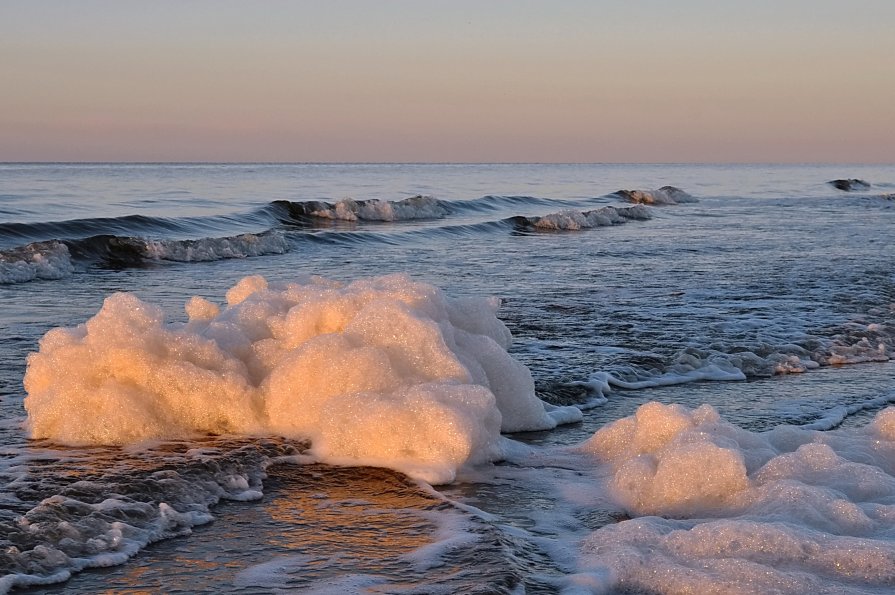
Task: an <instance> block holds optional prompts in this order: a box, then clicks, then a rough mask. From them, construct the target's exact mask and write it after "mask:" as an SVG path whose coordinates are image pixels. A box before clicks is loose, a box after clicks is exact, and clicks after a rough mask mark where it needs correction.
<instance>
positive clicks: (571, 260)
mask: <svg viewBox="0 0 895 595" xmlns="http://www.w3.org/2000/svg"><path fill="white" fill-rule="evenodd" d="M837 178H861V179H864V180H867V181H868V182H871V184H872V185H871V187H870V188H869V189H867V190H861V191H859V192H843V191H840V190H837V189H836V188H834V187H832V186H831V185H830V184H828V183H827V182H828V181H830V180H833V179H837ZM666 185H673V186H675V187H677V188H680V189H682V190H684V191H685V192H687V193H688V194H690V195H692V196H693V197H695V198H696V199H697V200H698V202H680V203H679V204H667V205H661V204H653V205H646V206H645V207H642V208H644V209H645V210H646V211H647V212H648V217H649V218H645V217H622V218H619V219H618V220H616V221H615V224H614V225H607V224H603V225H595V226H593V227H590V228H581V225H580V221H581V219H580V216H581V215H582V214H584V213H589V212H593V211H596V210H598V209H603V208H605V207H611V208H612V209H614V211H615V212H622V211H623V210H624V209H629V208H631V207H632V205H631V204H630V203H629V202H627V201H626V200H625V199H624V197H623V196H620V195H617V194H614V193H615V192H616V191H618V190H622V189H625V190H656V189H658V188H660V187H662V186H666ZM893 192H895V168H892V167H884V166H681V165H650V166H640V165H38V164H24V165H15V164H4V165H0V278H3V279H5V281H6V282H5V283H4V284H2V285H0V320H2V322H3V324H2V326H0V442H2V444H3V447H2V450H0V474H2V478H3V484H4V485H5V488H4V489H3V491H2V494H0V508H2V510H0V526H2V527H3V528H5V529H6V531H5V534H6V535H8V537H7V542H9V543H8V544H7V543H4V544H3V545H4V548H5V549H7V554H6V557H5V558H3V557H0V574H7V573H11V572H21V571H22V570H21V568H19V567H18V566H16V565H17V564H18V563H19V562H17V560H19V558H18V557H17V556H18V554H17V553H16V552H23V551H26V550H27V549H28V548H33V547H34V546H35V544H37V545H40V543H42V542H41V540H44V541H43V543H51V542H52V540H53V539H57V537H53V536H48V535H44V534H40V533H39V532H38V534H34V533H33V532H32V533H30V534H29V533H27V531H25V530H24V529H22V526H21V524H20V523H19V524H17V523H18V521H17V519H18V518H19V517H21V515H25V514H26V513H29V511H32V512H30V513H29V514H32V515H33V516H35V517H37V516H39V515H40V514H49V513H46V512H42V511H43V510H44V509H43V508H41V506H43V505H41V504H40V503H41V502H46V499H47V498H52V497H57V499H59V501H60V502H61V504H58V506H57V508H54V512H53V514H57V515H58V514H61V515H63V517H62V518H64V519H67V520H66V522H71V523H76V522H77V521H78V519H80V518H81V517H82V516H83V515H85V514H86V515H88V516H89V515H90V514H94V516H96V515H97V514H98V513H96V512H95V511H94V512H93V513H91V512H90V511H87V512H85V510H87V509H83V510H80V509H78V507H77V506H76V505H75V504H72V503H71V502H70V501H77V502H82V503H83V502H86V503H90V504H95V503H98V502H102V501H103V500H104V499H106V498H108V497H109V494H117V495H119V496H121V497H122V498H121V500H123V501H124V500H126V501H128V502H137V503H140V502H142V503H150V504H152V505H153V507H154V508H152V510H151V511H149V510H148V509H147V510H143V509H140V510H143V511H142V512H140V511H137V510H136V509H134V510H132V511H131V512H130V513H128V514H130V515H132V516H128V517H127V518H126V520H128V522H132V521H133V519H134V518H136V517H140V516H141V515H143V517H145V518H146V519H147V520H146V525H145V531H147V533H146V534H145V536H144V537H145V538H142V537H141V538H140V539H142V541H144V542H145V541H154V540H156V539H159V538H164V537H170V536H175V535H180V536H179V537H174V538H172V539H163V540H161V541H158V542H156V543H154V544H152V545H148V547H145V548H144V549H140V548H143V546H140V548H137V549H140V551H139V553H136V550H134V552H132V553H133V554H135V557H133V558H132V559H131V560H130V561H128V562H127V563H125V564H123V565H117V566H113V567H110V568H106V569H99V570H97V569H91V570H87V571H85V572H82V573H80V574H76V575H75V576H74V578H72V579H71V580H70V581H69V582H68V583H65V584H61V585H59V586H54V587H46V590H47V591H57V592H58V591H64V590H72V591H83V592H95V591H102V590H103V589H108V590H112V591H115V592H128V591H129V590H130V591H133V592H136V591H139V590H150V591H162V590H163V591H166V592H177V591H182V592H195V591H206V592H227V591H233V592H236V591H239V592H271V591H275V590H278V589H293V588H294V589H305V590H309V591H313V590H315V589H316V590H317V591H319V592H327V589H329V591H328V592H350V591H352V590H354V591H362V590H363V589H369V590H370V591H371V592H395V591H402V592H420V593H431V592H445V593H451V592H474V591H476V590H480V591H482V592H495V591H504V592H520V589H521V588H524V589H525V590H526V591H527V592H554V591H557V590H559V589H561V588H569V583H567V582H566V583H564V582H563V580H564V579H563V577H569V576H573V575H576V573H580V572H581V564H580V563H578V562H575V560H576V559H577V557H578V556H579V553H578V552H579V550H580V547H581V546H580V543H581V541H582V540H584V539H585V538H586V536H587V535H589V534H590V533H591V532H592V531H594V530H596V529H598V528H599V527H602V526H605V525H607V524H613V523H617V522H618V521H619V520H620V519H622V518H625V513H624V512H620V511H619V508H618V506H617V505H616V504H614V503H612V502H611V501H609V500H607V499H605V498H603V496H599V497H598V496H593V497H592V498H590V497H584V496H582V495H581V494H582V493H593V494H598V493H599V494H602V493H603V492H601V491H600V490H601V488H597V487H594V486H596V485H597V483H598V482H599V481H600V477H601V473H602V472H600V471H599V470H597V471H593V472H591V470H588V469H582V468H579V467H578V466H577V465H578V463H575V462H574V460H572V462H570V460H568V459H566V458H564V457H565V456H566V455H561V454H558V453H557V452H556V449H560V450H561V449H563V448H564V447H567V446H572V445H576V444H578V443H580V442H582V441H583V440H586V439H587V438H588V437H590V436H591V435H592V434H593V433H594V432H595V431H596V430H598V429H599V428H600V427H602V426H603V425H604V424H606V423H608V422H612V421H614V420H617V419H620V418H623V417H626V416H630V415H632V414H633V413H634V412H635V411H636V410H637V407H638V406H639V405H641V404H643V403H646V402H648V401H653V400H657V401H660V402H663V403H680V404H683V405H686V406H688V407H697V406H699V405H700V404H703V403H708V404H711V405H713V406H714V407H715V408H716V409H717V410H718V411H719V412H720V414H721V415H722V417H723V418H724V419H726V420H728V421H730V422H733V423H735V424H737V425H738V426H740V427H742V428H745V429H748V430H750V431H753V432H764V431H768V430H772V429H773V428H777V427H780V426H782V425H784V424H794V425H798V426H807V427H813V428H816V429H822V430H826V429H828V428H834V427H838V428H843V429H844V430H849V429H852V428H858V427H861V426H863V425H865V424H866V423H867V422H868V421H869V420H870V419H871V418H872V417H873V416H874V415H875V414H876V413H877V412H878V411H879V410H880V409H881V408H882V407H883V406H885V404H886V402H888V401H889V400H895V370H893V364H892V362H891V361H889V359H890V358H891V354H892V353H893V349H895V268H893V256H895V252H893V248H892V245H893V239H895V238H893V234H892V231H891V230H892V223H893V218H895V200H893V199H892V193H893ZM416 196H423V197H430V196H431V197H434V200H433V201H431V202H425V203H415V202H409V203H408V202H406V200H407V199H411V198H412V197H416ZM346 198H351V199H354V201H356V202H355V203H349V202H340V201H343V199H346ZM309 201H317V203H315V204H316V206H315V207H313V209H312V210H311V212H308V211H309V209H308V208H307V203H308V202H309ZM402 201H403V202H402ZM339 205H341V207H340V206H339ZM638 208H641V207H638ZM339 209H341V210H339ZM402 209H403V210H402ZM414 209H416V210H414ZM575 213H577V215H576V217H579V218H578V219H576V218H575V217H573V216H572V215H573V214H575ZM557 214H564V216H565V218H564V219H563V218H560V219H557V220H558V221H560V223H559V224H555V225H553V228H552V229H551V228H550V227H548V226H544V225H542V226H541V227H538V225H537V222H538V221H539V220H541V219H540V218H543V217H545V216H548V215H557ZM545 221H546V220H545ZM576 221H577V222H578V223H577V224H576ZM557 227H558V229H557ZM60 246H61V247H60ZM147 246H149V247H150V248H151V249H150V248H147ZM393 272H401V273H408V274H409V275H410V276H411V277H412V278H413V279H416V280H419V281H425V282H428V283H432V284H434V285H436V286H438V287H440V288H441V289H442V290H443V291H444V292H445V293H446V294H447V295H449V296H452V297H465V296H491V295H493V296H498V297H500V298H501V300H502V306H501V308H500V310H499V313H498V316H499V317H500V319H501V320H503V321H504V322H505V323H506V324H507V326H508V327H509V329H510V330H511V331H512V333H513V335H514V337H515V342H514V344H513V346H512V348H511V349H510V352H511V354H512V355H513V356H514V357H515V358H517V359H518V360H520V361H521V362H522V363H524V364H525V365H526V366H527V367H528V368H529V369H530V370H531V372H532V375H533V377H534V380H535V386H536V388H537V390H538V394H539V396H541V398H543V399H545V400H547V401H550V402H555V403H563V404H565V403H583V402H585V401H587V400H588V399H592V398H594V396H595V391H597V389H598V388H599V386H600V381H601V379H605V377H606V375H609V376H611V377H612V379H614V380H616V381H617V382H616V383H615V385H614V387H613V388H612V390H611V392H609V393H607V394H606V396H607V397H608V401H607V402H606V403H605V404H603V405H600V406H598V407H595V408H592V409H589V410H587V411H585V417H584V421H583V422H581V423H579V424H574V425H571V426H564V427H561V428H557V429H556V430H552V431H549V432H536V433H525V434H520V435H517V436H514V438H516V439H518V440H520V441H522V442H525V443H528V444H530V445H533V446H534V447H535V449H536V450H535V454H534V455H533V458H532V457H531V456H530V457H527V458H526V457H516V458H513V457H510V459H511V460H512V462H508V463H504V464H499V465H498V466H496V467H493V468H491V467H488V468H483V469H478V470H475V471H467V472H464V474H461V477H460V478H459V479H458V481H457V482H455V483H454V484H451V485H448V486H443V487H439V488H438V492H432V491H430V489H429V488H428V487H426V486H419V485H417V484H416V483H414V482H412V481H410V480H407V479H405V478H404V477H403V476H401V475H399V474H397V473H395V472H392V471H388V470H373V469H368V468H335V467H328V466H325V465H320V464H313V465H308V464H306V463H307V461H305V460H304V459H301V458H300V454H299V453H300V452H301V451H302V449H303V448H304V446H303V445H302V444H301V443H294V442H289V441H284V440H283V439H280V438H276V437H264V438H263V439H246V438H233V439H231V438H207V439H205V440H204V441H198V442H195V443H193V442H186V443H184V442H178V443H170V444H167V445H166V444H161V445H155V446H153V447H152V448H150V449H149V450H145V449H136V450H134V449H125V450H124V451H122V450H120V449H109V448H85V449H80V448H72V447H63V446H60V445H56V444H51V443H48V442H45V441H29V440H28V438H27V435H26V432H25V431H24V430H23V428H22V424H23V423H24V421H25V411H24V409H23V405H22V403H23V399H24V397H25V391H24V389H23V387H22V378H23V375H24V373H25V358H26V356H27V354H28V353H29V352H33V351H36V350H37V342H38V340H39V339H40V337H41V336H42V335H43V334H44V333H45V332H47V331H48V330H50V329H52V328H54V327H60V326H64V327H72V326H75V325H77V324H80V323H82V322H84V321H85V320H87V319H88V318H90V317H91V316H93V315H94V314H95V313H96V312H97V310H98V309H99V308H100V306H101V305H102V301H103V299H104V298H106V297H107V296H108V295H109V294H111V293H113V292H117V291H128V292H135V293H136V294H137V295H139V296H140V297H141V298H142V299H144V300H145V301H147V302H150V303H153V304H156V305H159V306H161V307H162V308H164V309H165V311H166V312H167V313H168V316H169V319H170V320H174V321H183V320H185V316H184V314H183V304H184V302H186V301H187V300H188V299H189V298H190V297H191V296H193V295H201V296H204V297H206V298H209V299H212V300H214V301H221V300H222V298H223V295H224V293H225V292H226V290H227V289H228V288H229V287H231V286H233V285H234V284H235V283H236V282H237V281H238V280H239V279H241V278H242V277H244V276H248V275H263V276H265V277H266V278H267V279H268V280H271V281H290V280H292V279H294V278H295V277H296V275H299V274H316V275H322V276H325V277H328V278H332V279H338V280H342V281H351V280H354V279H358V278H362V277H369V276H372V275H381V274H386V273H393ZM860 362H863V363H860ZM840 363H852V365H845V366H840V365H839V364H840ZM710 365H717V366H720V368H718V369H720V370H721V371H726V372H728V373H732V372H736V371H739V372H741V373H742V377H743V378H744V379H742V380H738V381H728V382H720V381H718V382H712V381H703V382H687V383H682V384H675V385H671V386H653V387H651V388H638V389H625V388H622V386H623V385H624V383H636V382H641V383H643V382H646V383H647V384H653V385H661V384H663V382H662V381H661V379H663V378H664V379H668V378H670V377H671V376H673V375H675V374H676V375H678V376H683V377H684V378H683V380H687V379H692V378H687V375H688V374H689V375H691V376H692V375H693V374H694V373H697V372H698V371H705V370H709V366H710ZM783 371H790V372H804V373H795V374H781V372H783ZM601 374H602V375H603V376H601ZM708 376H709V377H712V374H708ZM714 377H718V374H717V373H714ZM812 424H814V425H812ZM835 431H838V430H835ZM202 449H208V450H207V452H205V454H202V453H200V452H199V451H201V450H202ZM203 452H204V451H203ZM200 455H202V456H200ZM296 456H299V459H296V458H295V457H296ZM299 463H301V464H299ZM268 465H270V466H268ZM264 469H266V474H267V476H268V477H267V479H264V480H263V488H262V487H261V482H262V475H263V473H264ZM166 474H167V475H166ZM592 475H593V476H592ZM234 477H243V478H248V480H249V483H250V484H252V485H248V486H243V485H236V484H233V483H232V481H234V480H233V478H234ZM78 482H82V483H78ZM228 482H231V483H228ZM252 482H257V485H255V484H254V483H252ZM212 484H213V485H212ZM197 486H200V487H197ZM215 486H216V487H215ZM247 489H249V491H251V490H252V489H254V490H258V491H260V490H262V489H263V497H261V498H260V499H259V500H251V501H247V502H243V501H234V500H233V499H234V498H236V499H241V500H245V499H248V498H249V497H252V498H254V497H255V496H253V495H248V496H247V495H246V494H247ZM569 494H573V495H571V496H570V495H569ZM257 496H259V497H260V496H261V494H260V493H258V494H257ZM589 498H590V499H589ZM584 501H587V502H586V504H585V503H584ZM66 502H69V503H68V504H66ZM158 502H167V503H169V504H171V506H173V507H174V508H175V509H176V510H177V511H178V512H179V513H186V512H190V514H193V515H194V517H193V518H192V521H189V520H188V519H182V520H181V521H179V522H178V523H174V524H173V525H172V526H170V527H167V528H166V529H164V530H157V529H158V527H156V525H153V523H154V522H155V519H156V517H155V516H153V515H156V516H157V515H158V513H157V512H153V511H155V510H156V509H157V503H158ZM209 506H210V507H211V508H210V510H211V514H212V515H213V517H214V521H213V522H211V524H200V525H195V523H196V522H199V521H201V520H207V519H203V518H200V517H201V515H202V514H205V512H204V511H206V510H208V507H209ZM66 507H67V508H66ZM469 507H474V508H473V509H470V508H469ZM44 508H47V507H46V506H44ZM59 510H62V512H59ZM79 510H80V512H79ZM91 510H92V509H91ZM116 514H118V513H116ZM65 515H69V516H65ZM79 515H80V516H79ZM146 515H148V516H146ZM105 520H106V521H108V520H109V519H105ZM150 521H151V522H150ZM135 523H136V522H135V521H134V522H132V524H135ZM138 524H139V523H136V524H135V526H136V525H138ZM150 525H151V527H154V528H151V527H150ZM191 527H192V528H191ZM150 529H151V530H150ZM190 530H191V531H192V532H193V533H192V535H189V536H187V535H186V534H187V533H189V531H190ZM153 531H155V532H154V533H153ZM140 539H138V540H137V541H140ZM16 540H18V541H16ZM54 543H55V542H54ZM433 543H434V544H435V545H432V544H433ZM7 546H10V547H15V548H17V549H16V550H15V551H14V552H12V553H10V551H12V550H9V549H8V547H7ZM426 548H429V549H426ZM121 561H122V560H118V559H112V558H109V559H108V560H107V562H108V563H109V564H111V563H119V562H121ZM64 566H65V565H64V564H61V565H60V564H57V565H55V566H54V565H53V564H51V563H47V564H46V566H45V570H46V576H48V577H50V578H55V579H57V580H58V579H62V578H64V577H63V576H61V575H58V574H57V575H55V576H54V575H53V572H54V571H53V569H54V568H55V569H56V570H57V571H58V569H59V568H63V567H64ZM868 584H869V583H868ZM873 584H874V585H877V583H873ZM883 584H885V581H883ZM872 588H873V589H877V588H879V592H884V588H883V587H878V586H873V587H872ZM593 590H595V591H598V590H599V589H598V588H597V587H593ZM868 592H872V589H871V591H868Z"/></svg>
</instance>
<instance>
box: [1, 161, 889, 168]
mask: <svg viewBox="0 0 895 595" xmlns="http://www.w3.org/2000/svg"><path fill="white" fill-rule="evenodd" d="M0 165H681V166H686V165H715V166H718V165H791V166H797V165H801V166H835V165H843V166H849V165H854V166H881V167H886V166H892V167H895V162H885V161H230V160H228V161H192V160H190V161H152V160H149V161H143V160H123V161H93V160H84V161H71V160H37V161H35V160H25V161H0Z"/></svg>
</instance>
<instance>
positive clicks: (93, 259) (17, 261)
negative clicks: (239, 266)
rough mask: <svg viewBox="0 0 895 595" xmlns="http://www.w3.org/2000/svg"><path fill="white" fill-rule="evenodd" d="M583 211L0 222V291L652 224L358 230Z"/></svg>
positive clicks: (371, 204)
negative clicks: (505, 234) (373, 246)
mask: <svg viewBox="0 0 895 595" xmlns="http://www.w3.org/2000/svg"><path fill="white" fill-rule="evenodd" d="M580 204H581V202H580V201H568V200H554V199H546V198H536V197H528V196H490V195H489V196H483V197H481V198H478V199H474V200H468V201H442V200H437V199H434V198H432V197H427V196H414V197H410V198H405V199H402V200H396V201H384V200H378V199H373V200H353V199H345V200H341V201H338V202H334V203H330V202H324V201H307V202H290V201H274V202H271V203H269V204H267V205H265V206H264V207H262V208H260V209H258V210H255V211H252V212H248V213H243V214H232V215H214V216H210V217H189V218H164V217H147V216H143V215H129V216H124V217H109V218H91V219H73V220H69V221H49V222H42V223H0V238H2V240H3V242H4V243H7V244H8V243H9V241H10V240H12V241H20V242H21V244H20V245H17V246H12V247H9V248H4V249H0V284H11V283H24V282H28V281H34V280H52V279H64V278H67V277H70V276H71V275H72V274H74V273H75V272H77V271H78V270H84V269H86V268H87V267H89V266H100V267H111V268H126V267H139V266H144V265H146V264H148V263H152V262H158V261H175V262H208V261H215V260H222V259H227V258H246V257H252V256H264V255H272V254H283V253H285V252H287V251H288V250H289V244H290V243H291V242H297V241H308V242H315V243H328V244H352V245H355V244H356V245H362V244H366V243H369V242H376V243H390V244H399V243H401V242H402V241H406V240H407V239H408V238H418V237H421V236H423V237H425V236H431V235H432V234H435V235H458V236H470V235H487V234H493V233H499V232H501V231H506V230H509V231H517V232H519V231H521V232H532V231H575V230H583V229H590V228H596V227H604V226H610V225H619V224H622V223H625V222H627V221H630V220H646V219H649V218H650V217H651V215H650V212H649V210H648V207H646V206H643V205H640V204H638V205H634V206H630V207H619V206H604V207H602V208H598V209H593V210H585V211H582V210H576V209H573V208H564V209H562V210H560V211H557V212H554V213H550V214H547V215H541V216H528V215H516V216H510V217H505V218H502V219H494V220H490V221H488V220H485V221H479V222H474V223H460V224H456V225H444V224H441V223H439V224H438V225H436V226H432V227H429V228H425V229H420V228H418V227H417V228H410V229H406V230H403V231H402V230H399V229H398V228H383V227H369V228H366V229H360V228H358V227H357V224H358V223H362V222H371V223H373V222H378V223H392V224H395V225H399V224H400V223H402V222H408V221H421V220H434V221H440V220H443V219H446V218H447V217H448V216H449V215H451V214H456V213H462V212H483V213H484V212H500V211H504V212H505V211H507V210H510V209H519V210H522V209H524V208H540V209H542V208H543V207H545V206H551V207H557V206H559V207H565V206H574V205H580ZM510 212H512V211H510ZM517 212H518V211H517ZM339 223H341V224H342V225H338V224H339ZM241 228H242V229H250V230H257V231H247V232H245V233H234V234H227V235H211V236H208V237H202V235H204V233H207V232H208V231H209V230H210V231H217V230H229V229H236V230H240V229H241ZM258 228H261V229H260V230H259V229H258ZM166 236H174V237H166ZM177 236H180V237H177ZM184 236H186V238H184ZM190 236H192V237H190ZM196 236H199V237H196ZM29 240H30V241H29ZM0 245H2V244H0Z"/></svg>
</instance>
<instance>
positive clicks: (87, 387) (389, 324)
mask: <svg viewBox="0 0 895 595" xmlns="http://www.w3.org/2000/svg"><path fill="white" fill-rule="evenodd" d="M497 305H498V304H497V302H496V301H494V300H484V299H465V300H452V299H450V298H447V297H446V296H444V295H443V294H442V292H441V291H439V290H438V289H437V288H435V287H433V286H431V285H427V284H424V283H417V282H413V281H411V280H410V279H409V278H408V277H406V276H402V275H392V276H386V277H377V278H371V279H363V280H359V281H355V282H354V283H350V284H348V285H342V284H340V283H337V282H334V281H329V280H325V279H322V278H310V279H307V280H305V281H303V282H302V283H286V284H278V285H273V284H270V285H269V284H268V283H267V282H266V281H265V280H264V279H263V278H261V277H247V278H245V279H243V280H242V281H240V282H239V283H238V284H237V285H236V286H234V287H233V288H232V289H230V290H229V291H228V292H227V305H226V306H223V307H219V306H217V305H215V304H213V303H211V302H209V301H208V300H204V299H202V298H193V299H192V300H190V301H189V302H188V304H187V306H186V309H187V312H188V314H189V317H190V321H189V322H188V323H187V324H170V323H167V322H166V321H165V315H164V313H163V312H162V311H161V310H160V309H159V308H157V307H154V306H152V305H149V304H146V303H145V302H143V301H141V300H140V299H138V298H137V297H136V296H134V295H132V294H124V293H121V294H115V295H112V296H110V297H109V298H107V299H106V301H105V303H104V304H103V307H102V309H101V310H100V311H99V312H98V313H97V314H96V315H95V316H94V317H93V318H91V319H90V320H88V321H87V322H86V323H85V324H83V325H80V326H78V327H76V328H57V329H53V330H51V331H50V332H48V333H47V334H46V335H45V336H44V338H43V339H42V340H41V342H40V351H39V352H38V353H33V354H31V355H30V356H29V357H28V369H27V372H26V374H25V380H24V383H25V389H26V391H27V392H28V396H27V397H26V399H25V408H26V409H27V411H28V427H29V429H30V432H31V435H32V436H33V437H39V438H51V439H53V440H56V441H60V442H64V443H69V444H127V443H134V442H139V441H143V440H147V439H153V438H175V437H186V436H191V435H194V434H196V433H206V432H212V433H218V434H227V433H257V432H276V433H280V434H282V435H285V436H289V437H298V438H310V439H311V440H312V443H313V453H314V454H315V455H316V456H318V457H319V458H320V459H321V460H323V461H328V462H333V463H340V464H369V465H377V466H387V467H391V468H394V469H397V470H400V471H404V472H406V473H408V474H410V475H412V476H414V477H417V478H420V479H423V480H426V481H429V482H434V483H442V482H449V481H451V480H452V479H453V478H454V477H455V475H456V473H457V471H458V470H459V469H460V468H461V467H463V466H465V465H475V464H478V463H483V462H486V461H490V460H495V459H497V458H499V457H500V456H501V452H502V446H501V440H500V432H501V431H504V432H512V431H522V430H542V429H549V428H553V427H555V426H556V425H557V424H559V423H569V422H573V421H577V420H580V419H581V412H580V410H578V409H577V408H574V407H552V406H545V404H544V403H543V402H542V401H541V400H540V399H538V398H537V397H536V396H535V394H534V383H533V382H532V379H531V374H530V373H529V371H528V369H527V368H525V367H524V366H523V365H522V364H520V363H519V362H517V361H515V360H514V359H512V358H511V357H510V356H509V354H508V353H507V352H506V348H507V347H508V346H509V343H510V340H511V338H510V334H509V331H507V329H506V327H505V326H504V325H503V324H502V323H501V322H500V321H499V320H498V319H497V318H496V316H495V311H496V309H497Z"/></svg>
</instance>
